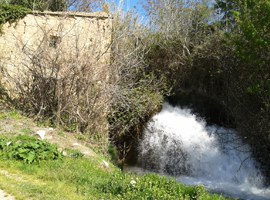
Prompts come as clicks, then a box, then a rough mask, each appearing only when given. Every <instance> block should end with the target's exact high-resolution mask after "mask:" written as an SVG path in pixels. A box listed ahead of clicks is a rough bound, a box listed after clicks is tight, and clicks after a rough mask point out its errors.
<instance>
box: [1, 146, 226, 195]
mask: <svg viewBox="0 0 270 200" xmlns="http://www.w3.org/2000/svg"><path fill="white" fill-rule="evenodd" d="M70 152H71V153H74V155H78V156H71V157H63V158H62V159H58V160H42V161H40V162H39V163H32V164H27V163H26V162H23V161H19V160H14V159H13V160H9V159H5V157H2V158H1V160H0V188H1V189H4V190H5V191H6V192H7V193H10V194H12V195H14V196H15V197H16V199H27V200H28V199H42V200H43V199H48V200H62V199H67V200H68V199H71V200H72V199H76V200H77V199H78V200H80V199H96V200H99V199H118V200H125V199H131V200H132V199H134V200H139V199H142V200H144V199H147V200H148V199H149V200H151V199H153V200H154V199H160V200H163V199H172V200H174V199H175V200H176V199H177V200H179V199H180V200H181V199H187V200H191V199H194V200H195V199H198V200H199V199H200V200H204V199H213V200H217V199H219V200H222V199H225V198H224V197H222V196H220V195H215V194H209V193H208V192H207V191H206V190H205V189H204V188H203V187H202V186H196V187H187V186H184V185H183V184H179V183H177V182H176V181H175V180H173V179H169V178H165V177H161V176H158V175H153V174H148V175H144V176H136V175H132V174H124V173H122V172H121V171H120V170H119V169H118V168H116V167H114V166H113V165H111V164H110V167H109V168H107V167H105V166H104V164H103V160H105V159H104V158H103V157H102V156H99V157H95V158H92V159H91V158H84V157H82V156H80V155H79V154H78V152H75V151H70Z"/></svg>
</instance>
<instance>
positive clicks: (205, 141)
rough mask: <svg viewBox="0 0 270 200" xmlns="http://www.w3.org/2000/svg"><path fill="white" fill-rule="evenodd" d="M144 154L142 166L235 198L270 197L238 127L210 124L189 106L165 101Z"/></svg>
mask: <svg viewBox="0 0 270 200" xmlns="http://www.w3.org/2000/svg"><path fill="white" fill-rule="evenodd" d="M139 152H140V155H139V165H140V167H141V168H142V170H143V169H144V170H149V171H152V172H156V173H160V174H165V175H170V176H173V177H175V178H176V180H178V181H179V182H183V183H185V184H188V185H204V186H205V187H206V188H208V189H209V190H211V191H215V192H219V193H223V194H225V195H228V196H231V197H235V198H240V199H254V200H266V199H270V188H265V187H264V186H263V177H262V174H261V172H260V170H259V168H258V165H257V163H256V162H255V160H254V159H253V158H252V156H251V154H250V148H249V146H248V145H245V144H244V143H243V141H242V140H241V139H240V138H239V137H238V136H237V134H236V132H235V131H234V130H230V129H226V128H223V127H219V126H207V125H206V123H205V121H204V120H203V119H200V118H198V117H197V116H196V115H194V114H192V111H191V110H190V109H187V108H180V107H172V106H171V105H169V104H167V103H165V104H164V105H163V109H162V111H161V112H160V113H159V114H157V115H155V116H154V117H153V118H152V120H151V121H150V122H149V123H148V125H147V128H146V129H145V130H144V137H143V139H142V140H141V142H140V145H139Z"/></svg>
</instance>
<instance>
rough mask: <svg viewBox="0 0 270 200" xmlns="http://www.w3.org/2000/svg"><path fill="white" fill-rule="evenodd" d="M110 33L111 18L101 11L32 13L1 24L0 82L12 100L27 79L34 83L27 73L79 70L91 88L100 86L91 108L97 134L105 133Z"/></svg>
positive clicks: (49, 75)
mask: <svg viewBox="0 0 270 200" xmlns="http://www.w3.org/2000/svg"><path fill="white" fill-rule="evenodd" d="M111 33H112V19H111V17H110V16H108V15H107V14H106V13H102V12H101V13H63V12H36V13H32V14H28V15H27V16H26V17H25V18H23V19H21V20H19V21H18V22H17V23H14V24H5V25H4V26H3V34H2V35H1V36H0V72H1V73H0V83H1V84H2V85H4V86H5V87H6V89H7V90H8V92H9V94H10V95H11V96H14V97H16V95H18V94H19V93H20V92H21V91H22V90H21V89H20V87H22V86H23V85H24V84H25V82H26V81H28V79H29V82H31V81H33V80H34V79H33V77H31V75H30V76H29V70H32V69H36V70H39V73H43V76H44V75H45V76H48V77H53V78H54V79H55V78H56V77H57V78H59V79H61V77H67V76H68V75H69V73H75V71H76V70H74V68H78V70H77V72H76V73H80V72H81V73H82V74H81V75H80V76H81V77H82V78H87V79H91V80H92V81H91V84H93V87H95V88H99V91H100V94H98V95H96V97H95V98H97V99H96V100H95V102H94V103H93V104H94V105H93V109H94V110H96V111H97V112H100V114H99V116H97V117H96V118H97V123H98V124H100V130H95V131H99V132H104V130H105V129H107V120H106V110H107V106H106V103H107V100H108V96H107V95H108V93H106V87H107V86H108V81H109V76H110V69H109V64H110V46H111ZM54 65H57V66H56V67H55V68H54ZM89 66H90V68H89ZM39 67H40V69H38V68H39ZM59 67H60V69H59ZM86 70H87V71H86ZM56 71H57V73H58V74H57V75H56ZM89 71H90V72H89ZM84 75H85V77H84ZM78 76H79V75H78ZM93 91H94V90H93ZM93 91H90V92H93ZM94 92H95V91H94ZM101 92H102V93H101ZM101 108H102V109H101ZM78 109H79V108H78ZM101 110H102V111H101ZM78 112H79V111H78Z"/></svg>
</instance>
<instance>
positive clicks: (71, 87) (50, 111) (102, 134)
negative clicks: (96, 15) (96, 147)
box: [9, 23, 110, 148]
mask: <svg viewBox="0 0 270 200" xmlns="http://www.w3.org/2000/svg"><path fill="white" fill-rule="evenodd" d="M62 27H63V25H61V24H60V25H59V28H58V33H65V32H68V33H69V32H72V34H70V35H68V34H67V35H64V34H58V35H54V34H53V33H52V30H50V29H49V30H48V29H47V28H46V27H42V26H40V27H39V28H40V29H41V30H42V37H41V38H38V39H37V40H35V42H36V43H35V44H34V45H33V44H32V45H28V44H27V43H25V42H24V41H23V40H21V39H20V38H17V47H18V48H19V49H21V50H20V52H22V56H23V57H22V58H24V59H21V60H20V61H19V62H18V63H16V64H17V66H15V68H16V70H17V72H16V74H14V73H13V74H10V76H9V80H11V82H12V84H13V88H12V92H11V93H13V97H15V99H16V102H17V106H18V107H19V108H21V109H22V110H24V111H26V112H27V113H28V114H30V115H33V116H35V118H36V119H37V120H39V119H49V120H50V121H51V123H53V124H55V125H60V126H62V127H64V128H65V129H66V130H69V131H78V132H82V133H85V134H87V135H88V136H89V139H95V142H96V141H99V142H105V143H107V140H108V135H107V130H108V124H107V120H106V114H107V110H108V105H107V104H108V103H109V96H110V92H109V86H108V84H107V82H108V78H109V75H110V71H109V70H108V69H109V68H108V58H109V54H110V46H106V45H103V43H101V42H103V41H101V40H102V37H100V38H99V37H98V36H96V37H97V38H96V39H91V38H90V39H89V41H88V40H87V39H88V38H81V37H82V36H83V35H82V36H81V32H80V29H78V30H77V29H76V24H75V23H74V25H73V26H71V27H72V28H71V29H75V30H64V29H62ZM65 37H71V38H65ZM89 37H90V36H89ZM69 40H71V41H72V42H71V41H69ZM108 45H109V44H108ZM101 146H102V145H101ZM103 147H105V148H106V145H103Z"/></svg>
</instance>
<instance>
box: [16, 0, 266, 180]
mask: <svg viewBox="0 0 270 200" xmlns="http://www.w3.org/2000/svg"><path fill="white" fill-rule="evenodd" d="M14 2H15V1H14ZM22 2H28V3H29V2H32V1H22ZM40 2H42V1H40ZM50 2H53V1H50ZM74 2H76V1H74ZM78 2H79V3H78ZM83 2H84V1H77V3H78V4H76V5H78V6H79V7H80V6H81V7H80V9H78V10H91V9H90V7H91V6H90V4H84V3H83ZM93 2H95V3H96V2H98V1H93ZM43 3H44V1H43ZM21 5H22V4H21ZM66 5H67V4H66ZM83 5H85V6H83ZM95 5H97V4H95ZM24 6H26V7H28V8H30V7H31V6H29V5H26V4H24ZM46 6H47V7H46V9H47V8H49V7H48V5H46ZM79 7H78V8H79ZM105 7H106V6H104V7H103V8H105ZM73 8H74V9H75V8H76V6H74V7H73ZM106 8H107V7H106ZM144 8H145V11H146V14H147V15H148V20H149V23H148V24H147V23H141V22H140V21H139V20H138V19H139V17H138V15H137V14H136V13H134V12H133V11H130V12H126V13H123V12H121V11H119V9H117V8H114V7H112V8H111V13H112V15H113V16H114V19H113V24H114V26H113V27H114V28H113V36H112V40H113V41H112V61H111V66H110V67H111V68H110V69H112V74H118V75H119V76H117V77H118V79H117V80H112V88H111V90H110V91H107V92H108V93H109V94H110V96H111V97H112V98H111V100H110V103H111V106H110V114H109V116H108V117H109V122H110V138H111V140H112V141H113V142H114V143H115V144H116V145H117V147H118V149H119V150H120V154H121V158H120V159H122V160H123V159H124V158H125V156H126V154H127V152H128V150H129V149H130V148H131V146H132V145H134V144H136V140H137V139H138V138H139V137H140V133H141V128H142V126H143V123H145V121H147V120H148V119H149V117H150V116H151V115H152V114H153V113H155V112H156V111H158V110H159V108H160V106H161V104H162V101H163V97H168V96H169V97H171V98H172V96H173V95H176V96H184V95H187V96H189V97H190V99H196V98H198V97H204V99H205V100H204V101H205V102H204V103H203V105H204V106H205V107H206V108H205V109H206V111H205V113H206V115H207V109H208V108H209V109H210V108H211V107H212V105H213V104H212V102H215V103H216V104H217V105H219V107H220V108H221V110H222V112H220V113H219V114H217V115H216V117H220V115H221V114H222V115H223V114H224V113H225V115H226V116H227V117H226V120H225V118H224V120H221V121H219V123H221V124H223V125H227V126H233V127H235V128H236V129H237V130H238V132H239V134H240V135H242V136H243V138H244V139H245V141H246V142H248V143H249V144H251V147H252V149H253V153H254V155H255V157H256V159H257V160H258V161H259V162H260V163H261V164H262V169H263V172H264V174H265V175H266V177H268V178H270V170H269V166H270V157H269V155H270V142H269V137H270V132H269V131H270V67H269V63H270V62H269V61H270V60H269V59H270V55H269V52H270V51H269V48H270V44H269V41H270V31H269V28H270V24H269V23H270V2H269V0H235V1H234V0H217V1H215V3H214V5H213V4H211V3H209V2H208V1H203V0H202V1H182V0H168V1H163V0H155V1H154V0H148V1H147V3H146V4H145V5H144ZM50 9H51V10H58V9H59V10H62V8H57V7H54V8H50ZM106 11H108V9H106ZM63 64H65V63H63ZM78 80H79V79H78ZM86 85H87V84H86ZM52 91H54V90H52ZM41 94H43V92H41ZM28 97H33V95H32V96H31V95H30V93H29V95H28ZM57 98H58V97H57V96H56V99H54V100H55V102H58V99H57ZM32 100H33V101H29V102H32V103H33V105H38V104H36V103H35V102H38V101H39V99H32ZM78 102H81V101H78ZM49 104H50V106H48V109H49V110H47V112H46V110H43V111H44V117H47V118H48V117H49V118H51V119H53V120H55V119H57V113H56V112H55V111H56V110H58V109H57V106H58V105H57V104H51V103H49ZM82 105H83V103H82ZM39 110H40V108H39V107H38V108H37V109H35V110H34V112H33V113H34V114H40V112H39ZM86 111H87V109H86ZM64 113H66V115H65V117H66V118H67V119H76V120H74V121H75V122H77V123H78V124H79V125H78V127H85V126H86V127H87V128H79V129H78V130H81V131H84V132H85V134H96V133H93V132H91V126H90V124H86V125H85V124H83V123H82V122H83V121H80V120H77V119H78V117H77V116H75V114H74V113H72V112H69V110H65V111H64ZM86 113H87V112H86ZM42 114H43V113H42ZM85 119H87V120H88V121H89V119H91V120H92V119H93V116H92V118H85ZM87 120H84V121H87ZM62 121H63V122H64V124H65V121H64V120H62ZM74 121H72V123H73V122H74ZM62 125H63V124H62ZM68 126H69V127H70V124H68ZM75 126H76V125H75ZM90 132H91V133H90ZM106 137H107V136H106ZM268 182H270V181H269V180H268Z"/></svg>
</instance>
